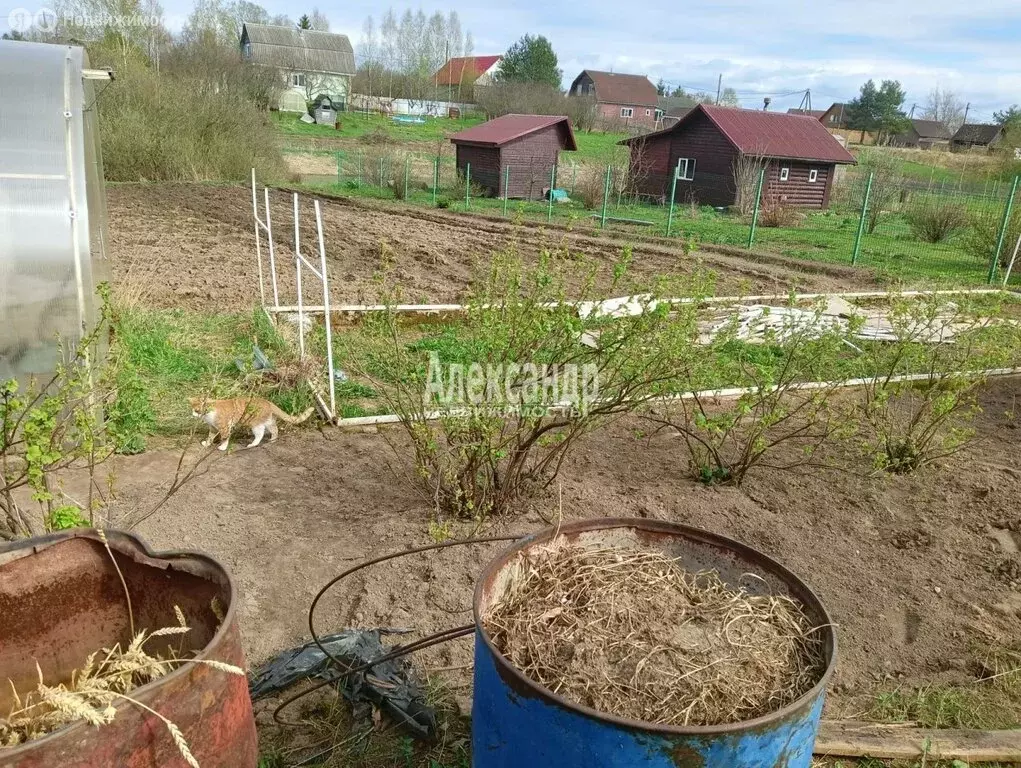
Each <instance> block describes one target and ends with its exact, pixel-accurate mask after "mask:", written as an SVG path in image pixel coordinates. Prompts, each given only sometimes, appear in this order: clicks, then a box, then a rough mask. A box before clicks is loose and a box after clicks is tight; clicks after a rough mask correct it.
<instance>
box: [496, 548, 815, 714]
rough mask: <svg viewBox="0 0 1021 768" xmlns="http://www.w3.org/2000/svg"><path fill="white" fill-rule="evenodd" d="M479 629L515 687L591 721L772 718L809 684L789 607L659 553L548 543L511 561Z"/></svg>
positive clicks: (803, 624) (811, 637)
mask: <svg viewBox="0 0 1021 768" xmlns="http://www.w3.org/2000/svg"><path fill="white" fill-rule="evenodd" d="M514 568H515V570H514V572H513V573H512V575H511V578H510V581H509V584H508V588H507V590H506V591H505V593H504V594H503V595H502V596H501V597H500V599H499V600H498V601H497V602H495V603H494V604H493V605H492V606H491V607H490V609H489V610H488V611H487V615H486V616H485V618H484V624H485V627H486V629H487V631H488V632H489V633H490V635H491V636H492V638H493V641H494V643H495V644H496V647H497V648H498V649H499V650H500V652H501V653H502V654H503V655H504V656H505V657H506V658H507V659H508V660H509V661H510V662H511V663H512V664H513V665H514V666H515V667H517V668H518V669H519V670H521V671H522V672H523V673H524V674H525V675H527V676H528V677H530V678H531V679H532V680H534V681H536V682H537V683H539V684H540V685H542V686H544V687H545V688H547V689H549V690H550V691H553V692H554V693H557V694H559V695H561V696H563V697H565V698H567V699H569V700H571V701H573V702H575V703H578V704H582V705H584V706H587V707H591V708H592V709H595V710H598V711H600V712H605V713H609V714H613V715H617V716H620V717H625V718H629V719H631V720H638V721H643V722H647V723H657V724H664V725H675V726H676V725H700V726H705V725H722V724H726V723H735V722H739V721H742V720H748V719H751V718H754V717H758V716H761V715H765V714H768V713H770V712H774V711H776V710H778V709H780V708H782V707H784V706H786V705H787V704H789V703H791V702H793V701H794V700H796V699H798V698H799V697H800V696H802V695H803V694H804V693H806V692H807V691H808V690H809V689H811V688H812V686H814V685H815V683H816V682H818V680H819V679H820V677H821V675H822V673H823V671H824V668H825V659H824V653H823V648H822V641H821V637H820V635H819V633H817V632H816V631H815V630H816V629H817V628H816V627H813V626H812V624H811V622H810V621H809V619H808V618H807V617H806V615H805V613H804V611H803V609H802V608H801V606H800V604H799V603H797V602H796V601H795V600H793V599H791V598H790V597H787V596H782V595H765V596H756V595H751V594H749V593H748V592H746V591H745V590H743V589H734V588H731V587H729V586H727V585H726V584H724V583H723V582H722V581H721V580H720V577H719V575H718V574H717V573H716V572H715V571H706V572H701V573H689V572H686V571H685V570H683V569H682V568H681V567H680V566H679V564H678V562H677V561H676V560H675V559H672V558H670V557H668V556H667V555H664V554H662V553H660V552H652V551H635V550H629V549H621V548H608V547H588V546H580V545H578V544H575V543H570V542H568V541H566V540H565V539H564V538H563V537H558V538H556V539H554V540H553V542H551V543H550V544H548V545H545V546H542V547H538V548H536V549H535V550H533V551H532V552H530V553H529V554H527V555H523V556H519V558H518V560H517V561H516V563H515V565H514Z"/></svg>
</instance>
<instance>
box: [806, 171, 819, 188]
mask: <svg viewBox="0 0 1021 768" xmlns="http://www.w3.org/2000/svg"><path fill="white" fill-rule="evenodd" d="M818 180H819V171H817V170H816V169H815V168H813V169H812V170H810V171H809V172H808V183H809V184H815V182H817V181H818Z"/></svg>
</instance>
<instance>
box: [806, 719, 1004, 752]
mask: <svg viewBox="0 0 1021 768" xmlns="http://www.w3.org/2000/svg"><path fill="white" fill-rule="evenodd" d="M927 742H928V745H929V747H928V757H929V759H933V760H936V759H938V760H964V761H966V762H1000V763H1021V729H1019V730H1010V731H973V730H964V729H942V728H940V729H934V728H916V727H914V726H912V725H907V724H906V725H897V724H894V725H879V724H876V723H863V722H858V721H853V720H824V721H823V722H822V723H821V725H820V727H819V736H818V737H817V738H816V740H815V754H816V756H818V757H872V758H880V759H889V760H894V759H902V760H903V759H912V758H915V759H917V758H920V757H922V755H923V754H925V745H926V743H927Z"/></svg>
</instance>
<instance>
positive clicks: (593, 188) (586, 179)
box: [571, 163, 606, 210]
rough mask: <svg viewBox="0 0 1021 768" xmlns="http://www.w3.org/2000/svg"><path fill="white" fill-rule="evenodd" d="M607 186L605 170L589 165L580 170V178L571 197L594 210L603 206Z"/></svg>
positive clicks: (576, 181)
mask: <svg viewBox="0 0 1021 768" xmlns="http://www.w3.org/2000/svg"><path fill="white" fill-rule="evenodd" d="M605 185H606V170H605V168H601V167H600V166H597V165H594V164H592V163H587V164H585V165H582V166H580V167H579V168H578V177H577V179H576V180H575V183H574V191H573V192H572V193H571V195H572V196H573V197H574V198H575V199H577V200H579V201H581V204H582V205H584V206H585V207H586V208H588V209H589V210H594V209H596V208H599V207H600V206H601V205H602V204H603V192H604V189H605Z"/></svg>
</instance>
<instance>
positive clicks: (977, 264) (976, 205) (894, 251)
mask: <svg viewBox="0 0 1021 768" xmlns="http://www.w3.org/2000/svg"><path fill="white" fill-rule="evenodd" d="M448 166H450V164H449V163H445V164H444V171H443V176H442V177H441V182H440V186H439V188H438V190H437V191H436V193H435V195H434V193H433V191H432V189H431V186H430V185H429V184H423V183H418V184H409V193H408V197H407V198H406V200H405V202H407V203H411V204H415V205H422V206H427V207H432V206H434V205H437V206H440V207H443V208H446V209H448V210H451V211H455V212H460V213H477V214H484V215H489V216H504V215H506V217H507V218H509V219H521V220H526V221H537V222H544V221H547V220H549V221H551V222H552V223H555V224H557V225H560V226H568V227H570V228H572V229H575V230H578V231H589V232H593V233H595V232H598V231H600V216H601V213H602V211H601V208H596V209H587V208H585V207H584V206H583V205H582V204H581V203H580V202H578V201H573V202H571V203H567V204H563V203H555V204H554V205H553V207H552V211H550V207H549V205H548V204H547V203H546V202H543V201H522V200H510V201H506V202H505V201H504V200H502V199H497V198H491V197H471V198H470V199H469V200H468V202H467V204H466V202H465V197H464V189H463V187H462V188H461V189H456V188H455V187H454V186H452V184H451V180H452V176H453V171H452V170H451V169H450V168H452V166H451V167H450V168H448ZM568 173H569V170H567V169H564V170H562V175H561V177H560V179H559V181H558V186H560V187H563V188H566V189H568V191H570V188H571V185H570V177H569V176H566V174H568ZM305 186H306V187H308V188H309V189H314V190H322V191H325V192H328V193H330V194H336V195H342V196H347V197H363V198H369V199H374V200H394V193H393V191H392V190H391V189H389V188H386V187H380V186H376V185H374V184H372V183H371V179H369V178H367V177H366V178H363V179H361V180H359V179H355V178H350V179H347V180H346V181H345V182H344V183H341V184H336V183H323V184H306V185H305ZM914 199H915V200H919V199H924V196H916V198H914ZM434 201H435V202H434ZM962 205H964V206H965V207H966V208H967V209H968V211H969V213H971V214H973V215H977V216H983V217H989V216H992V215H995V213H996V209H997V207H998V204H997V203H996V202H995V201H991V200H983V199H980V198H962ZM606 215H607V222H606V227H607V229H609V230H610V231H612V232H614V233H616V234H618V236H620V235H623V236H627V235H628V234H629V233H633V234H635V235H638V236H650V237H665V236H666V232H667V224H668V218H669V206H666V205H650V204H645V203H634V202H629V201H628V200H626V199H624V198H621V199H620V200H619V202H618V199H617V198H616V197H611V200H610V201H609V203H608V205H607V212H606ZM858 216H859V214H858V211H857V210H853V209H852V208H850V207H848V206H846V205H842V204H839V203H834V204H833V206H832V207H831V208H830V209H828V210H824V211H804V212H803V215H802V218H801V220H800V222H799V225H798V226H794V227H776V228H772V227H763V226H759V227H757V228H756V231H755V243H754V246H753V250H756V251H766V252H770V253H775V254H777V255H780V256H788V257H792V258H797V259H807V260H811V261H823V262H828V263H832V264H837V265H844V266H851V260H852V255H853V253H854V242H855V237H856V234H857V230H858ZM628 220H632V221H628ZM638 221H642V222H648V223H647V224H644V225H643V224H637V223H635V222H638ZM749 229H750V220H749V219H748V218H747V217H742V216H739V215H737V214H735V213H720V212H717V211H715V210H714V209H712V208H709V207H705V206H703V207H700V208H694V209H693V208H692V207H691V206H689V205H681V204H678V205H676V206H675V207H674V213H673V217H672V220H671V222H670V235H671V237H672V238H674V239H684V240H691V241H694V242H695V244H696V245H697V244H699V243H708V244H713V245H727V246H733V247H740V248H744V247H746V246H747V244H748V234H749ZM967 237H968V232H967V230H966V229H962V230H959V231H957V232H955V233H954V234H952V235H951V236H950V237H949V238H948V239H947V240H945V241H943V242H940V243H926V242H922V241H920V240H918V239H917V238H916V237H915V236H914V233H913V232H912V230H911V227H910V226H909V224H908V222H907V219H906V218H905V217H904V215H903V214H901V213H900V212H897V211H889V212H885V213H883V214H882V216H881V217H880V219H879V224H878V226H877V227H876V230H875V231H874V232H872V233H868V232H866V233H863V235H862V239H861V249H860V253H859V257H858V261H857V265H858V266H860V267H862V268H866V269H872V270H873V271H874V272H876V273H877V274H878V275H880V276H881V277H883V278H885V279H886V280H887V281H888V282H899V283H910V284H914V285H920V286H925V285H929V286H940V285H956V284H971V285H983V284H985V283H986V282H987V276H988V271H989V260H988V259H986V258H980V257H978V256H976V255H974V254H973V253H972V252H971V251H970V250H969V249H968V247H967V243H966V238H967ZM1015 274H1016V275H1021V270H1015ZM1019 279H1021V278H1019Z"/></svg>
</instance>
